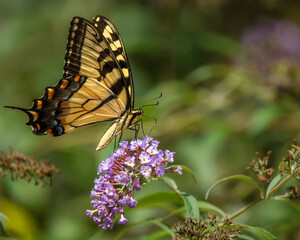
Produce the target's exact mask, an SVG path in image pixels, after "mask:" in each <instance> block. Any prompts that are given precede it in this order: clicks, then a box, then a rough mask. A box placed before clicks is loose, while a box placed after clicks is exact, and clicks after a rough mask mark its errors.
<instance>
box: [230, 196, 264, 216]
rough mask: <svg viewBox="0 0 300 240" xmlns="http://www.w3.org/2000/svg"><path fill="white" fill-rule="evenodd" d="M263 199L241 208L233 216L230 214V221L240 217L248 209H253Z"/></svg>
mask: <svg viewBox="0 0 300 240" xmlns="http://www.w3.org/2000/svg"><path fill="white" fill-rule="evenodd" d="M262 200H264V199H257V200H256V201H254V202H252V203H250V204H249V205H247V206H245V207H243V208H241V209H240V210H238V211H237V212H235V213H234V214H232V215H231V216H229V218H230V219H231V220H232V219H234V218H236V217H237V216H239V215H241V214H242V213H244V212H246V211H247V210H248V209H250V208H252V207H254V206H255V205H256V204H258V203H259V202H261V201H262Z"/></svg>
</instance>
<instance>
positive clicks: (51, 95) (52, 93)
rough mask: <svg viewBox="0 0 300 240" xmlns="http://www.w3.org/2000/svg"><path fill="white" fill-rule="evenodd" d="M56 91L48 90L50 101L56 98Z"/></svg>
mask: <svg viewBox="0 0 300 240" xmlns="http://www.w3.org/2000/svg"><path fill="white" fill-rule="evenodd" d="M54 93H55V90H54V89H52V88H48V99H52V98H53V96H54Z"/></svg>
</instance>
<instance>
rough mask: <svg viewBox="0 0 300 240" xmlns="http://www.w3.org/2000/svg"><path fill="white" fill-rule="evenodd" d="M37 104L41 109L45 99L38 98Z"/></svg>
mask: <svg viewBox="0 0 300 240" xmlns="http://www.w3.org/2000/svg"><path fill="white" fill-rule="evenodd" d="M36 105H37V109H41V108H42V107H43V101H42V100H37V101H36Z"/></svg>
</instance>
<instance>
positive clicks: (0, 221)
mask: <svg viewBox="0 0 300 240" xmlns="http://www.w3.org/2000/svg"><path fill="white" fill-rule="evenodd" d="M5 220H6V221H8V222H9V219H8V217H7V216H6V215H5V214H4V213H2V212H0V228H1V231H0V232H1V233H5V231H6V229H5Z"/></svg>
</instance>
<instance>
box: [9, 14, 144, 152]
mask: <svg viewBox="0 0 300 240" xmlns="http://www.w3.org/2000/svg"><path fill="white" fill-rule="evenodd" d="M6 107H8V108H13V109H18V110H21V111H23V112H25V113H26V114H27V115H28V117H29V121H28V122H27V125H31V127H32V131H33V133H34V134H36V135H44V134H50V135H51V136H60V135H63V134H65V133H69V132H71V131H73V130H75V129H77V128H79V127H82V126H85V125H89V124H93V123H96V122H106V121H112V122H113V123H112V124H111V126H110V127H109V128H108V129H107V130H106V132H105V133H104V134H103V136H102V138H101V140H100V142H99V144H98V146H97V149H96V150H101V149H103V148H105V147H106V146H107V145H108V144H109V143H110V142H111V141H112V140H113V139H114V138H115V137H116V136H117V135H118V134H120V133H121V132H122V131H123V130H125V129H127V128H130V127H132V126H134V124H136V123H137V121H138V118H139V117H140V116H142V114H143V111H142V110H141V109H138V110H134V89H133V80H132V73H131V70H130V66H129V62H128V58H127V55H126V52H125V48H124V44H123V42H122V39H121V37H120V35H119V33H118V31H117V29H116V28H115V26H114V25H113V24H112V23H111V22H110V21H109V20H108V19H106V18H104V17H102V16H96V17H95V18H94V19H93V22H92V23H91V22H89V21H88V20H86V19H83V18H81V17H74V18H73V20H72V21H71V24H70V28H69V36H68V43H67V51H66V55H65V63H64V72H63V78H62V79H60V80H59V82H58V83H57V84H56V85H55V86H53V87H47V88H46V89H45V93H44V95H43V96H42V97H40V98H38V99H35V100H33V105H32V107H31V108H28V109H27V108H20V107H11V106H6Z"/></svg>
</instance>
